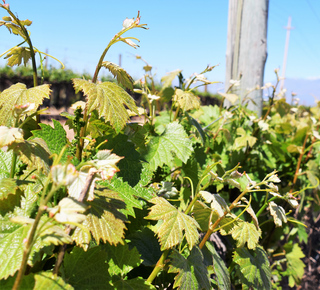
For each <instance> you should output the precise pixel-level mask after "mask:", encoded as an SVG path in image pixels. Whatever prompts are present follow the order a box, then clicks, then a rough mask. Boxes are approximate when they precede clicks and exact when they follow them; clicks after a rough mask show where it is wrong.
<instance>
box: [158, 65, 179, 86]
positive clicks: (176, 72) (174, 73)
mask: <svg viewBox="0 0 320 290" xmlns="http://www.w3.org/2000/svg"><path fill="white" fill-rule="evenodd" d="M181 72H182V70H179V69H178V70H174V71H172V72H169V73H167V75H166V76H164V77H162V78H161V82H162V83H163V84H162V89H161V90H164V89H165V88H167V87H171V84H172V81H173V80H174V79H175V77H176V76H178V75H179V74H180V73H181Z"/></svg>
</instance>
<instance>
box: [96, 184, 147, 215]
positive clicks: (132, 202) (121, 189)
mask: <svg viewBox="0 0 320 290" xmlns="http://www.w3.org/2000/svg"><path fill="white" fill-rule="evenodd" d="M101 184H103V185H106V186H108V187H109V188H110V189H112V190H114V191H115V192H117V193H118V194H119V197H120V198H122V200H123V201H124V202H125V204H126V207H125V208H124V209H122V210H120V211H121V212H122V213H124V214H125V215H131V216H133V217H135V213H134V208H139V209H142V204H143V203H142V202H141V201H140V200H139V199H138V198H142V199H144V200H150V199H151V198H152V197H153V194H152V191H151V190H149V189H146V188H144V187H142V186H141V185H140V184H137V185H136V186H135V187H131V186H130V185H129V184H128V183H127V182H124V181H123V180H122V178H113V179H111V180H110V181H105V182H103V183H101Z"/></svg>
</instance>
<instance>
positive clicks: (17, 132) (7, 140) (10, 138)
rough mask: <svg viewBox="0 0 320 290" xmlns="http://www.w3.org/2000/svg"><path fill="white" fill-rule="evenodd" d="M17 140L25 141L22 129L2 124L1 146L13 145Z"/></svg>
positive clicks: (0, 131)
mask: <svg viewBox="0 0 320 290" xmlns="http://www.w3.org/2000/svg"><path fill="white" fill-rule="evenodd" d="M16 141H20V142H21V141H24V139H23V131H22V130H21V129H19V128H8V127H6V126H0V148H2V147H4V146H8V145H11V144H12V143H13V142H16Z"/></svg>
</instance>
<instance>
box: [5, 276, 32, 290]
mask: <svg viewBox="0 0 320 290" xmlns="http://www.w3.org/2000/svg"><path fill="white" fill-rule="evenodd" d="M16 276H17V275H14V276H13V277H9V278H7V279H6V280H4V279H2V280H0V289H1V290H12V288H13V285H14V282H15V280H16ZM34 284H35V281H34V274H29V275H24V276H23V278H22V282H21V285H20V289H23V290H29V289H30V290H31V289H34Z"/></svg>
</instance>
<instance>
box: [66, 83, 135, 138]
mask: <svg viewBox="0 0 320 290" xmlns="http://www.w3.org/2000/svg"><path fill="white" fill-rule="evenodd" d="M72 81H73V85H74V88H75V91H76V92H79V91H83V93H84V94H85V95H86V96H87V99H88V102H87V107H88V113H90V112H92V111H93V110H97V111H98V114H99V117H104V118H105V120H106V121H110V124H111V126H112V127H113V128H114V129H115V130H116V132H117V133H118V132H120V131H121V129H122V128H123V127H124V126H125V124H126V122H127V121H128V120H129V114H128V112H127V110H126V107H128V109H129V110H131V111H133V112H135V113H136V114H138V108H137V106H136V104H135V102H134V100H133V99H132V97H131V96H130V95H129V94H128V93H127V92H126V91H125V90H124V89H122V88H121V87H119V86H118V85H117V84H115V83H111V82H104V83H101V84H96V83H92V82H90V81H87V80H82V79H73V80H72Z"/></svg>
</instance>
